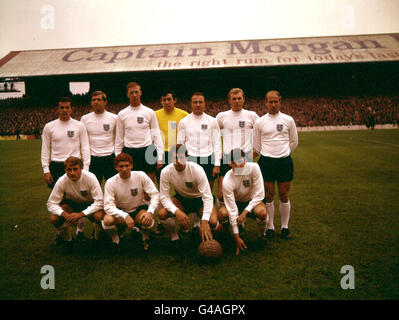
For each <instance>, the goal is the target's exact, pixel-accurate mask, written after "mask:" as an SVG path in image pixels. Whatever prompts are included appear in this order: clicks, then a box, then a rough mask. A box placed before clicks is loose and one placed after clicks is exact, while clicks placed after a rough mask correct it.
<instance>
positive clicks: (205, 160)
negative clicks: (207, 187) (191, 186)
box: [188, 155, 217, 181]
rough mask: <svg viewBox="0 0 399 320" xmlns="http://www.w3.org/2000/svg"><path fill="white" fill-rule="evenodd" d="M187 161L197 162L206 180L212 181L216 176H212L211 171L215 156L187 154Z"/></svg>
mask: <svg viewBox="0 0 399 320" xmlns="http://www.w3.org/2000/svg"><path fill="white" fill-rule="evenodd" d="M188 161H191V162H195V163H196V164H199V165H200V166H201V167H202V168H203V169H204V171H205V174H206V177H207V179H208V181H213V180H215V179H216V178H217V176H214V177H212V171H213V168H214V163H215V157H214V156H213V155H210V156H209V157H195V156H190V155H189V156H188Z"/></svg>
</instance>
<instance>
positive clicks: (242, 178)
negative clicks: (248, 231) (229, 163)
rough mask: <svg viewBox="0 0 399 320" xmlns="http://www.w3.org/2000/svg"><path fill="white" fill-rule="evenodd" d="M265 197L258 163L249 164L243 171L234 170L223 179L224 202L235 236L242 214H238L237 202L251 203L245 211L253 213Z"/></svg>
mask: <svg viewBox="0 0 399 320" xmlns="http://www.w3.org/2000/svg"><path fill="white" fill-rule="evenodd" d="M264 197H265V188H264V184H263V178H262V173H261V171H260V168H259V165H258V164H257V163H254V162H247V163H246V164H245V166H244V168H243V170H242V171H240V172H238V170H236V171H235V169H232V170H230V171H228V172H227V174H226V176H225V177H224V179H223V200H224V204H225V206H226V209H227V211H228V212H229V221H230V225H231V227H232V230H233V233H234V234H236V233H238V226H237V218H238V215H239V214H241V212H238V208H237V205H236V201H238V202H247V201H249V203H248V206H247V207H246V208H245V210H247V211H248V212H251V211H252V210H253V209H254V208H255V207H256V206H257V205H258V204H259V203H261V202H262V201H263V198H264Z"/></svg>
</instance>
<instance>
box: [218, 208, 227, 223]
mask: <svg viewBox="0 0 399 320" xmlns="http://www.w3.org/2000/svg"><path fill="white" fill-rule="evenodd" d="M228 217H229V212H228V211H227V209H226V207H225V206H222V207H220V208H219V210H218V218H219V220H220V221H222V220H226V219H227V218H228Z"/></svg>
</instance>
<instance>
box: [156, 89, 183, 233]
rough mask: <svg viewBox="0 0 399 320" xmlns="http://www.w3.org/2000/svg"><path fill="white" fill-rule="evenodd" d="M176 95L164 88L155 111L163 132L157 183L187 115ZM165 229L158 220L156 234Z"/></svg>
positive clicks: (168, 160) (169, 160)
mask: <svg viewBox="0 0 399 320" xmlns="http://www.w3.org/2000/svg"><path fill="white" fill-rule="evenodd" d="M176 103H177V97H176V94H175V93H174V91H173V90H171V89H164V90H163V91H162V94H161V105H162V109H159V110H157V111H155V115H156V116H157V119H158V123H159V128H160V130H161V132H162V134H163V139H164V157H163V164H162V167H161V168H159V169H158V170H157V180H158V184H159V181H160V176H161V171H162V169H163V168H164V167H165V166H166V165H168V164H169V163H171V162H172V161H171V159H169V158H170V157H169V149H170V148H171V147H172V146H174V145H175V144H176V138H177V128H178V125H179V122H180V120H181V119H183V118H184V117H185V116H187V115H188V113H187V112H186V111H184V110H182V109H179V108H177V107H176ZM164 232H165V229H164V228H163V225H162V224H160V223H159V222H158V227H157V231H156V233H157V234H163V233H164Z"/></svg>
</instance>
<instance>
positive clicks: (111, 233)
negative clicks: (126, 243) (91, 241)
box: [101, 221, 119, 243]
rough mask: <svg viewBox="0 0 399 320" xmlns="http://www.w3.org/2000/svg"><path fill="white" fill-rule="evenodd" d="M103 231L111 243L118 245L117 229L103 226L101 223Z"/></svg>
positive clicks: (102, 222)
mask: <svg viewBox="0 0 399 320" xmlns="http://www.w3.org/2000/svg"><path fill="white" fill-rule="evenodd" d="M101 224H102V226H103V229H104V231H105V232H106V233H108V234H109V236H110V237H111V239H112V242H114V243H119V235H118V228H117V227H116V226H106V225H104V221H101Z"/></svg>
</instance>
